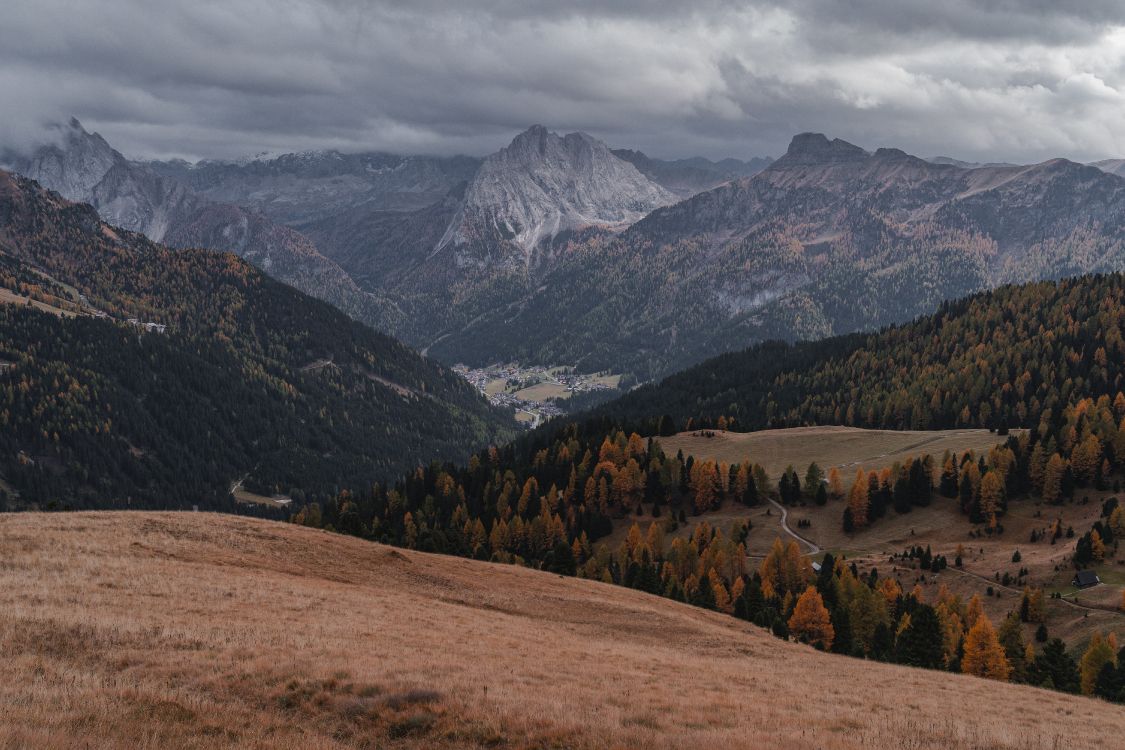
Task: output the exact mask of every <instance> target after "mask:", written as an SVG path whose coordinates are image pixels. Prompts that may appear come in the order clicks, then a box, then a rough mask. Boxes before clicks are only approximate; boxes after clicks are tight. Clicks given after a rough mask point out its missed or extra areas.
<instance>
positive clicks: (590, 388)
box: [452, 362, 621, 428]
mask: <svg viewBox="0 0 1125 750" xmlns="http://www.w3.org/2000/svg"><path fill="white" fill-rule="evenodd" d="M452 370H453V372H455V373H457V374H458V375H460V376H461V377H463V378H465V380H467V381H469V383H470V384H471V385H472V386H474V387H475V388H476V389H477V390H478V391H480V392H481V394H482V395H484V396H485V397H486V398H487V399H488V402H489V403H490V404H492V405H493V406H497V407H507V408H511V409H514V410H515V412H516V419H517V420H518V421H520V422H521V423H523V424H525V425H528V426H530V427H532V428H534V427H538V426H539V425H540V424H542V423H543V422H545V421H546V420H548V419H552V418H555V417H561V416H563V415H565V414H567V413H568V412H571V411H572V409H570V408H568V407H569V406H570V400H571V399H572V398H573V397H574V396H576V395H580V394H588V395H587V396H586V398H584V399H581V400H582V402H583V405H584V406H589V405H591V404H592V403H595V402H596V401H595V399H599V400H609V399H610V398H612V397H613V396H614V395H615V394H616V393H617V389H618V386H619V385H620V383H621V376H620V375H609V374H606V373H595V374H593V375H583V374H580V373H576V372H575V371H574V368H571V367H536V366H531V367H523V366H521V365H520V364H519V363H518V362H516V363H509V364H506V365H492V366H489V367H479V368H469V367H466V366H465V365H461V364H458V365H454V366H453V368H452ZM591 396H592V398H591Z"/></svg>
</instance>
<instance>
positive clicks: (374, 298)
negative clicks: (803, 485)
mask: <svg viewBox="0 0 1125 750" xmlns="http://www.w3.org/2000/svg"><path fill="white" fill-rule="evenodd" d="M63 132H64V135H65V137H64V138H63V139H62V142H61V143H56V144H55V145H52V146H49V147H45V148H43V149H40V150H39V151H38V152H36V153H35V154H34V155H32V156H31V157H22V160H21V159H15V160H13V159H11V158H9V162H10V163H13V165H14V167H15V168H16V169H17V171H22V172H23V173H25V174H28V175H30V176H32V177H35V178H36V179H39V180H41V181H42V182H43V183H44V184H45V185H46V186H47V187H50V188H52V189H56V190H59V191H60V192H61V193H62V194H63V195H64V196H67V197H71V198H74V199H77V200H88V201H90V202H91V203H92V204H93V205H94V206H95V207H96V208H97V209H98V210H99V212H100V213H101V214H102V216H103V217H104V218H106V219H107V220H108V221H110V222H111V223H116V224H119V225H122V226H125V227H126V228H131V229H135V230H137V231H142V232H145V233H146V234H147V235H149V236H150V237H153V238H158V239H162V240H164V241H166V242H167V243H168V244H171V245H173V246H177V247H182V246H189V245H198V246H203V247H210V248H213V249H220V250H232V251H234V252H236V253H238V254H240V255H242V256H243V257H246V258H247V259H248V260H251V262H254V263H255V264H256V265H258V266H259V267H261V268H263V269H264V270H266V271H267V272H269V273H271V274H273V275H275V276H277V277H278V278H279V279H281V280H283V281H286V282H288V283H292V284H294V285H296V286H297V287H298V288H300V289H302V290H304V291H306V292H309V293H311V294H315V295H316V296H319V297H321V298H322V299H326V300H328V301H330V302H332V303H333V304H336V305H337V306H338V307H340V308H341V309H343V310H345V311H346V312H348V313H349V314H350V315H352V316H353V317H356V318H357V319H359V320H362V321H364V322H367V323H369V324H372V325H374V326H376V327H377V328H379V329H381V330H384V331H386V332H388V333H391V334H392V335H395V336H397V337H399V338H401V339H402V340H404V341H405V342H406V343H408V344H409V345H411V346H414V347H415V348H417V349H420V350H422V351H423V352H425V353H428V354H430V355H431V356H434V357H436V358H438V359H439V360H441V361H444V362H446V363H454V362H465V363H466V364H470V365H483V364H489V363H493V362H498V361H508V360H519V361H521V362H525V363H540V364H548V365H555V364H565V365H569V366H574V367H577V368H578V369H580V370H584V371H596V370H604V369H609V370H615V371H618V372H622V373H624V374H626V375H627V376H629V377H627V378H626V380H625V382H626V383H629V382H633V381H634V380H648V379H652V378H657V377H659V376H662V375H664V374H667V373H669V372H671V371H674V370H676V369H679V368H682V367H684V366H686V365H689V364H692V363H694V362H697V361H700V360H702V359H704V358H706V357H708V356H712V355H714V354H718V353H720V352H723V351H729V350H733V349H739V348H742V347H745V346H748V345H750V344H752V343H754V342H756V341H761V340H766V339H773V338H780V339H787V340H793V339H800V338H817V337H823V336H828V335H832V334H838V333H846V332H850V331H856V330H866V329H872V328H877V327H879V326H882V325H886V324H889V323H895V322H901V321H904V320H908V319H910V318H912V317H914V316H916V315H919V314H922V313H926V312H930V311H932V310H934V309H936V307H937V306H938V305H939V304H940V303H941V302H942V301H944V300H947V299H952V298H957V297H961V296H964V295H966V294H970V293H973V292H976V291H979V290H982V289H987V288H991V287H994V286H997V285H999V284H1003V283H1006V282H1014V281H1028V280H1036V279H1051V278H1058V277H1062V276H1066V275H1069V274H1076V273H1085V272H1091V271H1108V270H1121V269H1123V268H1125V255H1123V251H1122V245H1121V219H1122V205H1123V204H1122V198H1123V197H1125V193H1123V191H1122V188H1123V187H1125V181H1123V179H1122V177H1120V176H1118V175H1117V174H1115V173H1114V169H1116V165H1117V162H1114V161H1112V160H1111V161H1108V162H1101V163H1099V164H1098V165H1096V166H1087V165H1082V164H1077V163H1074V162H1069V161H1066V160H1062V159H1056V160H1051V161H1047V162H1044V163H1041V164H1035V165H1008V164H985V165H975V164H968V163H965V162H959V161H957V160H954V159H950V158H948V157H941V158H934V159H930V160H925V159H921V158H917V157H914V156H911V155H909V154H906V153H904V152H902V151H900V150H898V149H893V148H880V149H878V150H876V151H874V152H870V151H867V150H865V149H863V148H860V147H858V146H855V145H853V144H850V143H847V142H845V141H842V140H839V139H835V140H830V139H829V138H827V137H825V136H823V135H820V134H814V133H805V134H801V135H798V136H796V137H794V139H793V141H792V143H791V144H790V147H789V149H788V150H787V152H786V154H785V155H783V156H782V157H781V158H780V159H778V160H776V161H774V162H769V161H768V160H764V159H754V160H749V161H738V160H734V159H727V160H723V161H719V162H712V161H708V160H704V159H684V160H678V161H662V160H659V159H652V158H650V157H648V156H646V155H644V154H643V153H640V152H636V151H630V150H627V149H611V148H609V147H608V146H607V145H606V144H604V143H602V142H600V141H598V140H597V139H595V138H593V137H591V136H589V135H587V134H584V133H571V134H568V135H557V134H555V133H552V132H550V131H549V130H547V129H546V128H544V127H542V126H533V127H532V128H529V129H528V130H527V131H525V132H524V133H521V134H520V135H518V136H517V137H516V138H515V139H514V140H513V141H512V143H511V144H510V145H509V146H508V147H506V148H504V149H501V150H500V151H498V152H497V153H495V154H492V155H489V156H487V157H484V158H483V159H477V158H472V157H423V156H409V157H404V156H392V155H388V154H377V153H368V154H351V155H346V154H340V153H337V152H312V153H305V154H288V155H283V156H279V157H273V158H265V157H262V158H257V159H251V160H246V161H242V162H214V161H210V162H207V161H205V162H199V163H197V164H189V163H186V162H148V163H141V162H129V161H127V160H125V159H124V157H122V156H121V155H120V154H119V153H118V152H116V151H113V149H111V148H110V147H109V146H108V144H106V143H105V142H104V140H102V139H101V138H100V137H99V136H96V135H90V134H87V133H85V131H84V130H82V129H81V127H80V126H79V125H78V124H77V122H72V123H71V124H70V126H68V127H67V128H64V130H63Z"/></svg>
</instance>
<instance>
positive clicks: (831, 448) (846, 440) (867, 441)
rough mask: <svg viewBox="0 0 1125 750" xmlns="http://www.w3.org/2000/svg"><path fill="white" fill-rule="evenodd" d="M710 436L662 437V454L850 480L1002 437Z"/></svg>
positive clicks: (956, 433)
mask: <svg viewBox="0 0 1125 750" xmlns="http://www.w3.org/2000/svg"><path fill="white" fill-rule="evenodd" d="M713 434H714V437H704V436H703V434H702V433H692V432H681V433H680V434H678V435H673V436H671V437H665V438H660V445H661V447H663V449H664V452H665V453H673V454H674V453H675V452H676V451H679V450H682V451H683V452H684V455H685V456H686V455H693V456H695V457H696V458H697V459H698V458H705V459H714V460H716V461H727V462H729V463H737V462H741V461H745V460H747V459H749V460H751V461H754V462H755V463H759V464H761V465H762V466H763V468H765V470H766V472H767V473H768V474H769V475H770V476H771V477H774V478H776V477H779V476H781V473H782V472H783V471H785V467H787V466H789V465H790V464H792V465H793V466H794V467H796V468H797V471H798V472H799V473H801V474H803V473H804V470H805V469H806V468H807V467H808V465H809V464H810V463H812V462H813V461H816V462H817V463H818V464H819V465H820V467H821V468H822V469H824V470H825V471H827V470H828V469H829V468H831V467H833V466H835V467H837V468H839V469H840V472H841V474H842V475H843V476H844V478H845V479H847V480H850V479H851V478H852V476H854V474H855V472H856V471H857V470H858V469H863V470H864V471H870V470H872V469H880V468H882V467H884V466H890V465H891V464H893V463H894V462H895V461H902V460H904V459H905V458H906V457H907V456H912V455H913V456H920V455H924V454H926V453H930V454H933V455H935V456H936V457H938V458H940V457H941V455H942V454H943V453H944V452H945V451H946V450H950V451H957V452H958V453H960V452H963V451H966V450H969V449H972V450H975V451H982V450H987V449H988V448H991V447H992V446H993V445H996V444H997V443H999V442H1003V440H1004V439H1005V438H1002V437H998V436H997V435H996V434H995V433H991V432H989V431H988V430H933V431H896V430H863V429H859V428H856V427H794V428H789V429H783V430H761V431H759V432H722V431H715V432H714V433H713Z"/></svg>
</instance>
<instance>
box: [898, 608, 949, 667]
mask: <svg viewBox="0 0 1125 750" xmlns="http://www.w3.org/2000/svg"><path fill="white" fill-rule="evenodd" d="M944 659H945V650H944V646H943V644H942V635H941V621H940V620H939V619H938V616H937V612H935V611H934V608H933V607H931V606H929V605H928V604H919V605H918V606H917V607H915V609H914V612H913V613H912V614H911V615H910V624H909V625H908V626H907V627H906V630H904V631H902V633H901V634H900V635H899V637H898V642H897V643H896V644H895V661H896V662H898V663H899V664H907V665H910V666H912V667H923V668H925V669H940V668H941V666H942V664H943V662H944Z"/></svg>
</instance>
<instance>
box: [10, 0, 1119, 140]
mask: <svg viewBox="0 0 1125 750" xmlns="http://www.w3.org/2000/svg"><path fill="white" fill-rule="evenodd" d="M4 6H5V7H4V8H3V10H2V11H0V16H2V18H0V97H3V101H4V107H3V108H2V109H0V145H2V144H12V143H15V144H22V143H27V142H30V141H32V140H34V139H35V138H36V137H39V135H38V134H39V133H41V132H42V131H41V127H42V123H44V122H45V121H50V120H59V119H63V118H66V117H69V116H70V115H76V116H78V117H79V118H80V119H82V120H83V122H84V123H85V124H86V125H87V126H88V127H92V128H96V129H97V130H99V131H101V132H102V133H103V134H104V135H105V136H106V137H107V138H108V139H109V140H110V141H111V142H112V143H115V144H116V145H118V146H119V147H120V148H122V150H124V151H126V152H127V153H129V154H131V155H141V156H172V155H179V156H186V157H190V158H195V157H230V156H238V155H243V154H249V153H256V152H260V151H288V150H297V149H305V148H326V147H330V148H341V149H346V150H359V149H386V150H392V151H425V152H444V153H449V152H468V153H484V152H487V151H490V150H493V149H494V148H496V147H498V146H500V145H502V144H503V143H504V142H506V141H507V140H508V139H510V138H511V136H512V135H513V134H514V133H515V132H516V131H519V130H521V129H523V128H524V127H526V126H527V125H529V124H531V123H534V122H541V123H544V124H547V125H549V126H550V127H552V128H555V129H559V130H569V129H584V130H588V131H590V132H592V133H594V134H596V135H598V136H600V137H602V138H604V139H606V140H608V141H610V142H611V143H613V144H614V145H625V146H631V147H639V148H643V149H645V150H648V151H650V152H652V153H654V154H657V155H665V156H681V155H690V154H695V153H702V154H704V155H709V156H725V155H733V156H742V157H748V156H752V155H761V154H772V155H777V154H778V153H779V152H780V151H782V150H784V148H785V145H786V143H787V142H788V139H789V137H790V136H791V135H792V134H793V133H795V132H799V131H803V130H819V131H824V132H827V133H830V134H831V135H833V136H839V137H842V138H846V139H849V140H853V141H856V142H858V143H860V144H862V145H864V146H867V147H875V146H879V145H896V146H899V147H902V148H906V149H907V150H910V151H914V152H916V153H921V154H923V155H931V154H937V153H949V154H954V155H957V156H962V157H966V158H979V159H1012V160H1036V159H1041V158H1046V157H1048V156H1054V155H1065V156H1070V157H1072V158H1081V159H1090V158H1097V157H1101V156H1109V155H1122V154H1125V138H1123V137H1122V136H1121V135H1120V131H1121V128H1120V127H1119V123H1120V122H1122V121H1123V120H1125V117H1123V115H1125V97H1123V96H1122V87H1123V86H1125V31H1123V28H1125V9H1123V8H1122V4H1121V3H1120V2H1104V1H1099V0H1092V1H1090V2H1083V3H1080V4H1072V3H1057V2H1046V1H1045V0H1032V1H1030V2H1018V3H1017V2H1012V1H1011V0H1008V1H1007V2H985V1H984V0H978V1H971V0H948V1H947V2H942V3H936V2H932V1H931V2H920V1H910V2H906V1H904V0H844V1H840V0H795V1H794V2H789V3H780V2H768V1H767V0H761V1H760V2H750V3H747V2H741V3H733V2H724V1H723V0H703V1H702V2H696V3H692V4H690V6H688V5H687V4H685V3H682V2H670V1H669V2H665V1H664V0H655V1H652V2H642V1H641V0H623V1H622V2H616V3H605V2H593V1H592V0H578V2H571V3H559V2H546V1H544V0H523V1H522V2H516V1H515V0H463V1H462V2H458V3H450V2H438V1H437V0H415V2H402V3H398V2H370V1H362V0H225V1H224V2H212V1H208V0H196V1H195V2H162V3H156V4H154V3H152V2H150V1H148V0H97V1H95V2H84V3H74V2H70V1H64V0H8V2H7V3H5V4H4Z"/></svg>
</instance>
